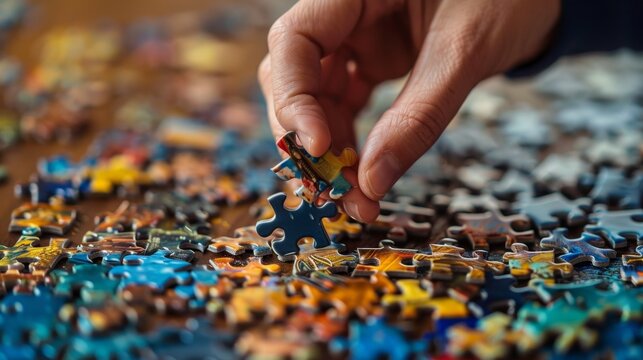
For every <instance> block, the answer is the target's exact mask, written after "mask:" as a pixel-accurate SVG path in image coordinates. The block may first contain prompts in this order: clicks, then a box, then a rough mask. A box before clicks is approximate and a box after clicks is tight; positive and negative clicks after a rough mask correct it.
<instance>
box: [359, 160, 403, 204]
mask: <svg viewBox="0 0 643 360" xmlns="http://www.w3.org/2000/svg"><path fill="white" fill-rule="evenodd" d="M399 173H400V161H399V160H398V159H397V157H396V156H395V155H393V153H390V152H387V153H384V155H382V156H381V157H380V158H379V160H377V162H376V163H375V164H373V166H371V167H370V169H368V170H366V182H367V184H368V187H369V188H370V190H371V192H372V193H373V194H375V195H377V196H378V197H380V198H381V197H384V195H386V192H387V191H388V190H389V189H390V188H391V186H393V183H395V179H396V176H397V175H398V174H399Z"/></svg>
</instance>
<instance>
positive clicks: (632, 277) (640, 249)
mask: <svg viewBox="0 0 643 360" xmlns="http://www.w3.org/2000/svg"><path fill="white" fill-rule="evenodd" d="M636 252H637V253H638V255H623V257H622V258H621V259H622V261H623V265H622V266H621V278H622V279H623V281H629V282H631V283H632V284H634V286H639V285H643V245H639V246H637V247H636Z"/></svg>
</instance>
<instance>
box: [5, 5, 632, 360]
mask: <svg viewBox="0 0 643 360" xmlns="http://www.w3.org/2000/svg"><path fill="white" fill-rule="evenodd" d="M0 3H2V1H1V0H0ZM7 4H11V6H15V7H9V5H7V9H10V10H11V12H9V11H7V12H4V11H2V12H1V14H0V33H1V32H2V31H5V29H9V28H10V27H11V26H15V25H16V24H17V23H18V22H19V19H20V17H21V14H22V13H23V12H24V11H25V10H24V8H23V7H22V6H24V3H23V2H22V1H18V0H13V1H9V2H7ZM21 4H22V5H21ZM0 9H4V8H2V7H0ZM5 14H9V15H11V16H9V15H5ZM233 15H234V13H233ZM233 15H231V17H230V18H225V17H221V18H218V17H215V18H214V19H209V20H211V21H210V22H207V21H204V22H203V23H204V24H206V25H207V26H209V28H212V29H214V30H212V29H210V30H208V31H215V30H217V29H218V30H217V31H224V30H228V31H233V32H234V31H240V29H239V28H238V27H239V26H241V25H238V24H237V25H235V24H236V23H235V21H234V19H236V17H235V16H233ZM226 19H227V20H228V21H226ZM206 20H207V19H206ZM216 24H223V25H219V26H220V27H217V26H215V25H216ZM206 25H204V27H205V26H206ZM235 26H236V27H235ZM230 28H231V29H230ZM164 29H165V27H164V26H163V25H159V24H155V23H141V24H137V26H134V27H133V28H132V29H130V31H129V32H130V35H129V38H128V39H129V40H131V41H130V42H131V43H132V44H130V45H128V47H125V46H123V44H121V43H120V42H119V41H118V40H117V39H118V38H119V36H120V35H119V34H120V33H119V31H117V29H111V28H109V29H105V28H101V29H100V30H87V31H86V32H85V33H82V34H83V35H82V36H80V35H78V34H76V35H73V34H72V33H69V32H66V31H62V30H60V31H54V32H52V33H50V34H48V36H49V37H48V39H49V40H47V41H46V42H51V44H50V46H52V47H55V46H65V44H72V43H76V42H80V43H85V44H89V43H92V42H93V41H95V39H97V38H98V37H100V38H101V39H103V40H104V43H105V44H108V45H110V46H106V47H105V48H103V49H100V50H101V51H90V52H88V53H94V58H92V63H93V64H96V63H99V64H102V66H106V67H116V65H114V64H113V59H114V58H117V57H119V56H120V55H119V54H120V53H122V52H125V51H129V55H131V59H133V61H135V62H136V63H137V64H138V66H146V67H148V68H149V69H153V70H155V71H160V72H164V71H169V70H168V68H171V69H172V72H173V74H175V75H176V74H179V76H184V77H182V78H181V81H177V82H176V83H172V84H171V85H169V87H170V88H171V90H172V91H171V93H172V94H173V95H172V96H171V97H170V98H169V99H168V100H167V101H168V102H174V103H173V104H172V105H173V107H174V108H175V109H177V108H178V109H181V110H182V112H181V113H183V114H184V115H182V116H176V115H175V114H176V113H175V112H173V111H170V110H169V109H165V108H163V107H162V106H161V104H160V103H161V102H160V101H159V102H156V101H154V100H148V99H144V100H141V98H137V99H136V100H131V101H127V102H125V103H124V105H123V106H122V107H120V108H119V109H117V112H116V114H117V116H116V117H117V124H116V125H115V127H114V129H112V130H109V131H105V132H103V133H101V134H100V135H99V136H98V137H97V138H96V139H94V141H93V143H92V144H91V145H90V146H89V147H88V148H87V149H86V151H85V155H84V156H83V157H82V159H80V160H74V159H71V158H69V157H67V156H65V155H56V156H50V157H43V158H42V160H41V161H40V162H39V163H38V164H34V173H33V175H32V176H31V177H30V178H28V179H15V180H16V181H17V183H16V184H15V193H16V197H17V198H19V199H21V200H20V201H21V204H20V205H18V206H17V207H16V208H15V209H14V210H13V212H12V214H11V222H10V226H9V229H8V231H9V232H10V233H13V234H14V235H13V236H12V237H9V236H5V239H8V240H6V241H4V244H5V245H1V246H0V292H1V294H0V357H4V358H7V359H36V358H45V359H49V358H51V359H60V358H63V359H130V358H131V359H140V358H144V359H146V358H150V359H155V358H162V359H187V358H190V359H202V358H215V359H236V358H269V359H290V358H297V359H316V358H351V359H377V358H389V359H409V358H415V359H423V358H430V357H435V358H443V359H449V358H467V359H470V358H478V359H506V358H512V359H513V358H524V359H532V358H555V359H564V358H570V359H578V358H584V359H593V358H614V359H641V358H643V209H642V205H641V204H642V201H643V171H642V170H641V163H642V157H641V155H642V152H643V147H642V146H641V144H642V143H643V141H642V140H643V139H642V138H643V121H641V119H642V118H643V107H641V105H639V103H638V102H637V101H640V99H641V98H642V97H641V94H642V93H643V88H641V87H636V86H630V87H629V88H627V89H628V90H627V91H625V90H623V89H622V88H620V87H619V86H617V87H619V89H612V90H609V86H610V84H612V86H613V87H614V86H615V85H614V84H623V83H629V82H625V81H619V79H620V80H623V79H621V78H620V77H621V76H625V78H628V77H632V76H636V74H640V73H641V72H640V70H641V69H640V67H643V65H641V64H643V60H641V59H639V58H634V59H629V60H628V61H629V62H628V61H626V60H623V59H622V58H621V57H622V56H621V55H619V56H616V57H613V58H610V60H609V62H608V63H607V64H608V65H610V64H611V66H612V68H610V66H600V68H601V69H602V71H604V72H605V73H603V74H602V75H603V77H602V78H601V79H603V81H604V82H606V83H605V84H603V86H600V87H598V88H596V87H593V86H595V84H596V82H597V81H599V80H600V79H596V78H595V79H593V80H592V81H589V80H587V79H588V77H589V75H588V73H591V70H595V68H591V67H590V69H589V70H586V72H583V69H584V68H583V66H588V65H587V63H585V65H583V64H580V65H573V66H572V65H570V66H568V67H565V66H560V67H557V68H555V69H554V70H553V72H557V73H558V75H557V76H554V77H551V76H550V75H549V74H544V75H543V76H541V77H539V78H538V79H536V80H535V81H534V82H532V83H531V84H530V91H531V92H533V94H536V95H540V96H545V95H546V96H547V97H549V98H548V102H547V103H548V104H552V105H548V106H540V107H536V106H534V107H529V106H527V105H524V104H523V105H516V103H515V102H514V101H512V99H511V96H510V95H509V94H506V93H503V92H502V91H500V90H486V89H485V88H483V91H480V92H474V93H473V94H472V96H471V97H470V99H469V101H468V102H467V103H466V104H465V106H464V108H463V110H462V113H461V114H460V116H459V118H458V120H457V122H456V123H454V126H452V127H451V128H449V129H447V131H446V132H445V134H444V136H443V137H442V138H441V139H440V140H439V142H438V143H437V144H436V145H435V146H434V147H433V149H432V150H431V151H429V152H428V153H427V154H426V155H424V156H423V157H422V158H421V159H419V160H418V162H417V163H416V164H415V165H414V166H413V168H411V169H410V170H409V172H408V174H407V175H405V176H404V177H403V178H402V179H400V180H399V181H398V182H397V184H396V185H395V186H394V188H393V189H392V190H391V192H390V193H389V194H388V195H387V196H386V198H385V199H384V200H383V201H381V203H380V205H381V215H380V216H379V217H378V219H377V220H376V221H375V222H374V223H372V224H360V223H358V222H355V221H353V220H352V219H350V218H349V217H348V216H347V215H346V214H344V213H343V212H342V211H341V209H340V207H339V206H338V205H337V204H336V203H335V200H337V199H339V198H341V197H342V196H343V195H344V194H345V193H347V192H348V191H350V190H351V188H352V185H351V184H350V183H349V182H348V181H347V179H346V178H345V177H344V175H343V171H344V170H343V168H345V167H351V166H353V165H354V164H355V163H356V161H357V155H356V153H355V151H353V150H352V149H345V150H344V151H341V152H333V151H329V152H327V153H326V154H325V155H323V156H321V157H313V156H311V155H310V154H308V153H307V152H306V151H305V149H303V148H302V147H301V146H299V145H298V142H297V138H296V134H295V133H288V134H286V135H285V136H284V137H282V138H281V139H279V140H278V141H277V144H276V145H277V146H275V142H274V141H273V140H272V139H271V138H270V137H269V135H266V134H264V133H261V132H259V133H257V132H255V131H253V129H255V128H256V127H258V126H259V125H258V121H259V120H260V116H259V115H256V116H253V115H251V113H252V111H250V110H249V109H251V108H253V106H255V105H256V104H253V103H251V102H250V101H251V100H248V102H239V100H235V101H236V103H235V102H234V101H232V100H229V99H223V98H221V97H219V95H217V94H218V93H217V92H216V91H214V90H212V89H209V90H208V89H207V87H206V88H205V89H204V86H205V85H204V84H203V83H202V82H200V81H202V80H196V79H195V78H194V77H193V75H188V74H194V73H197V74H201V75H202V76H203V77H204V78H205V79H206V81H210V80H213V78H212V77H208V74H211V73H212V72H216V71H217V70H220V69H211V68H209V67H208V66H209V65H208V64H213V63H216V62H214V61H211V60H212V59H211V56H214V55H212V54H211V52H210V50H208V49H211V46H212V45H213V43H210V42H208V40H207V39H211V38H210V36H211V33H205V31H204V30H203V29H200V30H197V31H196V33H195V34H190V35H185V34H184V33H182V34H181V37H180V38H176V37H174V36H175V35H176V34H175V35H173V34H172V33H171V32H170V33H169V34H168V33H167V32H165V31H162V30H164ZM7 31H8V30H7ZM0 35H1V34H0ZM176 36H178V35H176ZM0 37H1V36H0ZM211 41H214V40H212V39H211ZM45 48H46V47H45ZM81 48H82V47H81ZM126 48H127V50H126ZM54 50H55V49H54V48H51V49H49V51H45V50H43V52H44V53H43V54H42V57H43V59H42V61H41V62H42V63H41V64H39V65H38V66H39V67H42V68H47V67H49V66H56V67H57V68H63V69H67V70H65V71H67V72H70V71H72V69H74V71H79V73H76V72H75V74H76V75H77V77H74V78H71V80H69V83H65V84H64V86H63V84H61V83H60V79H47V80H48V81H44V79H40V78H39V77H42V76H44V75H43V74H45V73H47V72H46V71H43V69H42V68H41V69H40V70H39V71H36V70H34V71H33V74H31V75H27V77H26V78H23V77H22V76H21V75H20V74H19V73H16V72H15V68H12V67H11V66H9V65H8V64H9V63H8V62H3V61H4V60H5V59H3V58H0V88H1V89H2V90H3V91H4V92H5V93H6V95H7V99H9V101H8V103H9V105H8V107H9V108H10V109H12V110H14V111H15V112H14V113H16V114H20V115H21V118H20V120H19V121H18V122H19V124H20V129H21V131H18V132H17V133H16V135H15V136H18V135H17V134H20V133H21V134H23V137H25V138H26V139H31V140H26V141H33V140H34V139H35V140H37V141H45V142H46V141H51V140H53V139H54V138H64V137H66V136H69V134H77V132H78V131H81V130H80V129H81V127H79V126H77V123H76V120H80V119H83V121H90V120H91V119H90V117H86V116H89V115H87V114H85V113H84V112H83V113H82V114H80V113H77V112H76V111H80V110H78V109H81V108H82V109H86V108H91V107H92V106H96V105H97V104H99V103H101V101H99V100H101V99H102V97H101V96H98V94H93V96H89V97H88V98H81V99H80V100H79V99H78V98H77V97H78V94H77V93H78V92H80V93H85V94H89V92H88V87H89V84H90V83H94V81H98V79H94V78H91V76H95V75H96V74H95V73H94V72H89V71H87V72H86V73H85V72H83V71H82V70H78V69H77V66H80V65H79V64H81V63H82V64H85V63H86V62H87V59H86V58H85V57H86V56H89V55H88V54H87V53H84V52H82V51H80V50H78V51H80V53H78V54H75V55H76V56H75V57H72V58H65V59H61V58H58V57H57V55H56V54H58V53H57V52H56V51H54ZM93 50H97V49H93ZM173 51H177V52H179V54H171V53H172V52H173ZM181 52H186V53H181ZM81 60H82V61H81ZM602 61H603V60H602ZM70 62H71V63H73V64H70ZM590 64H591V62H590ZM601 64H602V65H605V64H604V63H601ZM633 64H638V65H633ZM67 67H68V68H67ZM12 69H13V70H12ZM81 69H82V66H81ZM177 69H178V70H177ZM610 69H612V70H614V69H618V70H619V71H616V70H614V71H611V72H610ZM182 71H183V73H182ZM27 73H28V74H29V72H27ZM63 73H64V72H63ZM623 73H626V75H623ZM90 75H91V76H90ZM12 76H13V77H12ZM30 77H31V78H33V77H36V78H38V79H40V80H41V81H36V82H35V83H37V84H41V86H42V87H41V88H33V87H29V86H27V85H28V84H30V83H34V81H33V80H32V81H27V79H28V78H30ZM639 77H640V75H639ZM605 79H611V80H612V82H609V81H607V80H605ZM573 84H576V85H578V88H573V87H572V85H573ZM107 85H109V86H110V87H114V86H115V85H114V84H109V83H108V84H107ZM508 88H509V87H508ZM69 89H76V91H71V90H69ZM195 89H198V90H199V91H198V95H195V92H197V91H191V90H195ZM16 90H22V96H16V94H17V93H16ZM203 91H205V94H204V93H203ZM49 93H59V94H60V95H61V96H62V97H69V99H68V100H70V101H71V100H72V99H74V101H83V102H84V103H83V104H82V106H74V107H73V109H67V110H61V109H60V107H61V106H63V107H64V106H68V105H69V101H65V102H62V103H61V104H53V102H54V100H52V97H48V96H44V94H49ZM74 94H76V95H75V96H74ZM152 94H153V96H151V97H150V98H152V97H154V96H157V95H158V97H161V95H160V94H154V93H152ZM190 94H192V95H190ZM579 99H583V100H579ZM102 100H104V99H102ZM12 101H18V102H19V103H14V102H12ZM76 105H79V104H76ZM373 107H374V108H378V104H374V106H373ZM55 108H56V109H57V110H56V109H55ZM43 109H45V110H43ZM47 109H49V110H47ZM175 109H174V110H175ZM222 109H228V110H227V111H228V112H226V111H223V110H222ZM71 110H74V114H67V115H65V116H62V115H60V120H61V121H62V120H65V119H66V120H67V121H68V122H67V123H66V124H67V125H65V126H67V127H66V130H65V129H64V126H59V125H56V126H51V127H43V126H41V125H39V126H35V127H33V124H34V123H33V122H34V121H35V122H36V123H38V122H39V121H45V119H47V117H46V116H40V117H38V116H35V115H33V116H31V115H29V116H28V114H31V113H34V114H41V113H43V112H46V111H56V112H57V113H59V112H61V111H62V112H66V111H71ZM230 114H232V115H230ZM242 114H246V115H247V116H245V117H244V116H241V115H242ZM81 115H82V116H81ZM231 116H232V117H233V118H234V120H231V119H230V117H231ZM367 116H368V113H367ZM374 117H377V114H375V115H374ZM25 119H27V120H25ZM72 119H74V120H72ZM14 120H15V119H14ZM365 120H368V119H365ZM244 121H246V122H245V123H244ZM30 124H31V125H30ZM33 129H40V131H36V132H31V130H33ZM43 129H45V130H46V131H45V130H43ZM7 131H8V130H7ZM2 134H3V135H2V136H1V138H2V139H3V140H4V139H9V138H10V137H9V136H6V137H5V131H4V130H2ZM29 134H31V135H29ZM81 134H82V133H81ZM59 140H60V139H59ZM12 141H15V140H12ZM3 146H4V143H3ZM277 149H280V150H282V152H283V155H287V156H286V157H285V159H284V160H281V158H280V156H279V153H278V150H277ZM275 164H277V165H275ZM280 179H281V180H286V181H289V182H294V181H291V180H293V179H297V181H299V182H298V183H297V184H298V185H300V187H299V188H298V189H297V190H295V191H294V192H292V194H291V193H290V191H289V190H288V188H287V186H285V185H286V184H287V183H286V182H284V181H280ZM4 186H9V185H8V184H6V185H4ZM281 191H284V192H281ZM114 197H120V198H122V202H121V203H120V205H118V206H116V207H112V208H110V207H108V206H106V205H105V206H103V207H102V210H101V211H100V212H99V213H97V214H93V213H92V214H89V213H83V209H84V204H86V203H88V202H98V203H104V204H107V203H108V202H110V199H112V198H114ZM326 199H328V200H326ZM239 214H242V215H241V216H239ZM94 215H95V216H94ZM233 217H236V218H241V219H243V220H241V222H239V221H237V222H234V220H233ZM88 222H89V223H90V224H89V227H90V228H91V231H88V232H86V233H79V231H77V230H78V228H79V227H80V225H83V226H84V227H85V228H87V227H88V226H87V225H88ZM231 222H232V223H235V224H238V225H239V226H238V227H231V226H230V225H229V224H230V223H231ZM14 240H15V241H14Z"/></svg>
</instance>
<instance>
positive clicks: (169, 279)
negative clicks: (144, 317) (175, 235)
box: [109, 250, 190, 291]
mask: <svg viewBox="0 0 643 360" xmlns="http://www.w3.org/2000/svg"><path fill="white" fill-rule="evenodd" d="M170 254H171V251H168V250H159V251H157V252H155V253H154V254H152V255H150V256H144V255H127V256H125V257H124V258H123V265H120V266H116V267H114V268H112V269H111V270H110V271H109V276H110V277H112V278H120V279H121V284H120V288H125V287H127V286H128V285H145V286H149V287H151V288H152V289H153V290H154V291H163V290H165V289H166V288H167V287H168V286H170V285H173V284H186V283H187V282H189V281H190V273H189V272H188V271H186V270H189V269H190V263H189V262H187V261H183V260H178V259H171V258H169V257H168V256H169V255H170Z"/></svg>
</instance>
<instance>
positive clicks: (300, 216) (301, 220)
mask: <svg viewBox="0 0 643 360" xmlns="http://www.w3.org/2000/svg"><path fill="white" fill-rule="evenodd" d="M285 201H286V194H284V193H277V194H273V195H271V196H270V197H269V198H268V202H269V203H270V206H272V208H273V211H274V212H275V214H274V216H273V217H272V218H270V219H268V220H262V221H259V222H257V226H256V230H257V233H258V234H259V235H260V236H262V237H268V236H270V235H271V234H272V233H273V232H274V231H275V230H277V229H281V230H282V231H283V236H280V237H279V238H276V239H274V240H273V241H272V250H273V251H274V252H275V253H276V254H277V255H278V256H282V257H287V256H290V255H294V254H296V253H297V252H298V251H299V247H298V246H297V243H298V242H299V240H301V239H303V238H305V237H310V238H313V239H314V247H315V248H323V247H326V246H328V245H330V244H331V242H330V239H329V238H328V234H327V233H326V230H325V229H324V226H323V224H322V219H323V218H332V217H334V216H335V215H337V205H335V203H333V202H326V203H325V204H324V205H322V206H320V207H318V206H316V205H314V204H309V203H307V202H305V201H302V202H301V203H300V204H299V206H298V207H297V208H295V209H290V208H287V207H285Z"/></svg>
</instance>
